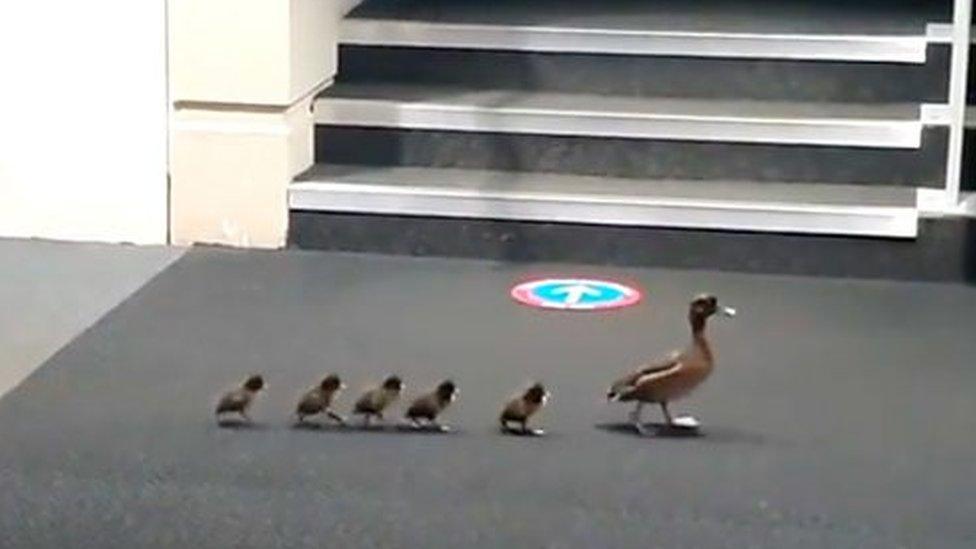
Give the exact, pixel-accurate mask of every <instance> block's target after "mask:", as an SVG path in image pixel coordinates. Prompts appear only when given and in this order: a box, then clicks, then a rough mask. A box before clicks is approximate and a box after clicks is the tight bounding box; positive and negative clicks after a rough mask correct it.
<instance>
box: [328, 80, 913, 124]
mask: <svg viewBox="0 0 976 549" xmlns="http://www.w3.org/2000/svg"><path fill="white" fill-rule="evenodd" d="M319 100H320V101H325V102H328V101H330V100H358V101H376V102H393V103H396V104H398V105H401V106H425V107H432V108H443V109H445V110H475V111H489V112H519V111H533V112H544V113H557V112H565V113H572V114H574V115H586V114H592V115H594V116H612V115H622V116H627V117H635V118H638V117H660V118H669V117H676V118H707V119H734V120H750V119H756V120H780V121H789V120H800V121H802V120H811V121H829V120H844V121H863V122H865V123H871V122H875V121H877V122H917V121H918V120H919V119H920V116H921V108H920V106H919V105H918V104H912V103H829V102H792V101H768V100H739V99H711V98H703V99H686V98H674V97H636V96H614V95H597V94H578V93H560V92H546V91H534V90H493V89H468V88H460V87H446V86H437V85H423V84H413V85H412V84H400V83H385V82H380V83H338V84H336V85H335V86H333V87H331V88H329V89H328V90H326V92H325V93H324V94H323V95H322V96H320V98H319Z"/></svg>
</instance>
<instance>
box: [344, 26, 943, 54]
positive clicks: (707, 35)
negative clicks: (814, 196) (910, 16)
mask: <svg viewBox="0 0 976 549" xmlns="http://www.w3.org/2000/svg"><path fill="white" fill-rule="evenodd" d="M933 36H934V37H935V38H937V37H938V35H937V34H934V35H933ZM340 43H342V44H346V45H358V46H403V47H426V48H465V49H488V50H504V51H534V52H564V53H604V54H618V55H662V56H664V55H668V56H674V55H681V56H690V57H736V58H752V59H796V60H824V61H826V60H832V61H864V62H893V63H918V64H921V63H925V61H926V47H927V45H928V43H929V38H928V36H927V35H926V34H919V35H854V34H849V35H848V34H834V35H831V34H802V33H784V34H774V33H769V34H764V33H740V32H698V31H661V30H627V29H592V28H576V27H544V26H519V25H501V24H498V25H485V24H467V23H439V22H428V21H402V20H384V19H365V18H350V19H346V20H344V21H343V22H342V25H341V27H340Z"/></svg>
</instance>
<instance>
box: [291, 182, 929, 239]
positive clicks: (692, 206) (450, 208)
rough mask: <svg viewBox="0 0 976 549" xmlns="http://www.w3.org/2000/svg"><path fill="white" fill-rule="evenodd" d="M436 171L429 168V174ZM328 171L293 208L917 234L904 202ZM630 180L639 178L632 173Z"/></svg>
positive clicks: (306, 186)
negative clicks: (519, 185)
mask: <svg viewBox="0 0 976 549" xmlns="http://www.w3.org/2000/svg"><path fill="white" fill-rule="evenodd" d="M437 173H438V171H437V170H432V174H431V177H432V178H433V177H436V176H437ZM342 179H343V178H341V177H340V178H336V179H332V178H330V177H329V176H327V175H325V176H322V177H321V178H319V179H315V180H312V181H300V182H296V183H293V184H292V185H291V187H290V189H289V206H290V207H291V208H292V209H299V210H312V211H331V212H346V213H371V214H391V215H417V216H438V217H470V218H490V219H508V220H523V221H551V222H571V223H595V224H602V225H623V226H655V227H674V228H697V229H722V230H745V231H759V232H787V233H805V234H824V235H851V236H880V237H890V238H914V237H915V236H917V234H918V212H917V210H916V208H915V207H913V206H911V205H906V206H895V205H893V206H861V205H857V204H851V205H840V204H831V205H827V204H803V203H795V204H791V203H785V202H782V201H775V200H773V201H756V200H753V201H741V200H738V201H737V200H716V199H692V198H682V197H668V196H658V197H653V196H646V195H645V196H611V195H587V194H583V193H559V192H532V191H518V190H485V189H471V188H461V189H456V188H455V189H452V188H449V187H446V186H433V185H431V186H416V185H408V186H404V185H395V184H383V183H368V182H361V183H357V182H351V181H350V180H349V179H348V178H346V180H342ZM635 185H640V182H639V181H635Z"/></svg>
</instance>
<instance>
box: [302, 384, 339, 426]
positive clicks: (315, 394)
mask: <svg viewBox="0 0 976 549" xmlns="http://www.w3.org/2000/svg"><path fill="white" fill-rule="evenodd" d="M343 387H345V385H343V383H342V380H340V379H339V376H337V375H335V374H330V375H328V376H326V377H325V379H323V380H322V381H321V383H319V384H318V385H316V386H314V387H312V388H311V389H309V390H308V391H307V392H306V393H305V394H304V395H302V398H301V399H300V400H299V401H298V405H297V406H296V407H295V417H296V418H297V419H298V422H299V423H303V422H304V421H305V418H307V417H311V416H317V415H319V414H325V415H326V416H328V417H329V419H331V420H332V421H335V422H336V423H338V424H340V425H345V424H346V420H345V418H343V417H342V416H340V415H339V414H337V413H335V412H334V411H333V410H332V401H333V400H334V399H335V397H336V395H337V394H339V392H340V391H341V390H342V389H343Z"/></svg>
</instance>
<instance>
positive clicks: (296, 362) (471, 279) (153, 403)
mask: <svg viewBox="0 0 976 549" xmlns="http://www.w3.org/2000/svg"><path fill="white" fill-rule="evenodd" d="M565 272H572V273H573V274H586V273H592V274H600V275H608V276H615V277H619V278H622V279H625V280H631V281H634V282H636V283H638V284H640V285H641V286H642V287H644V288H645V289H646V290H647V291H648V294H647V299H646V301H645V302H643V303H642V304H641V305H639V306H638V307H635V308H631V309H627V310H624V311H620V312H618V313H614V314H565V313H562V314H560V313H552V312H539V311H535V310H530V309H526V308H522V307H520V306H517V305H515V304H513V303H512V302H511V301H510V299H509V298H508V296H507V291H508V289H509V286H510V285H511V284H512V283H514V282H516V281H519V280H522V279H523V278H524V277H526V276H528V275H530V274H538V273H547V274H548V273H552V274H556V273H565ZM702 290H707V291H712V292H715V293H716V294H718V295H719V296H720V298H721V299H722V300H724V301H725V302H726V303H728V304H729V305H734V306H737V307H738V308H739V311H740V316H739V318H737V319H735V320H734V321H729V322H716V323H714V325H713V326H712V334H713V343H714V345H715V348H716V351H717V354H718V357H719V362H720V363H719V365H718V370H717V372H716V374H715V376H714V377H713V378H712V379H711V380H710V381H709V383H708V385H707V386H705V387H704V388H703V390H702V391H701V392H700V393H698V394H696V395H695V396H694V397H693V398H692V399H690V400H689V401H687V402H684V403H681V404H680V405H678V406H677V408H678V409H679V410H680V411H682V412H693V413H694V414H696V415H697V416H698V417H699V418H700V419H702V420H703V421H704V423H705V436H703V437H701V438H696V439H668V438H657V439H641V438H637V437H636V436H633V435H632V434H630V433H629V432H628V431H627V430H626V429H624V428H622V427H621V425H620V421H621V420H622V419H623V418H624V417H625V414H626V411H627V410H626V409H624V408H621V407H618V406H614V405H611V404H607V403H606V402H604V401H603V398H602V395H603V393H604V390H605V387H606V385H607V383H608V381H609V380H610V379H611V378H613V377H614V376H615V375H617V374H619V373H620V372H622V371H625V370H627V369H628V368H629V367H631V366H632V365H634V364H636V363H638V362H639V361H641V360H642V359H644V358H648V357H653V356H656V355H658V354H660V353H663V352H665V351H667V350H669V349H671V348H672V347H675V346H678V345H682V344H683V343H684V341H685V339H686V337H687V335H686V331H687V328H686V326H685V320H684V317H685V311H686V302H687V300H688V298H689V297H690V296H691V295H693V294H695V293H696V292H699V291H702ZM973 310H976V289H974V288H971V287H964V286H950V285H928V284H910V283H891V282H871V281H841V280H831V279H810V278H791V277H775V276H758V275H741V274H730V273H712V272H681V271H668V270H650V269H632V270H618V269H598V268H587V267H576V268H568V267H566V266H562V267H551V266H542V265H521V266H515V265H506V264H498V263H488V262H478V261H454V260H439V259H409V258H392V257H378V256H355V255H342V254H326V253H314V252H294V251H292V252H281V253H268V252H252V253H245V252H230V251H219V250H206V249H203V250H193V251H191V252H189V253H188V254H186V255H185V256H184V257H183V258H182V259H181V260H180V261H178V262H177V263H175V264H174V265H173V266H171V267H170V268H169V269H168V270H167V271H165V272H164V273H163V274H162V275H160V276H158V277H156V278H155V279H153V280H152V281H151V282H150V283H149V284H148V285H147V286H146V287H145V288H144V289H143V290H141V291H140V292H138V293H137V294H135V295H134V296H133V297H132V298H130V299H129V300H128V301H126V302H125V303H124V304H122V305H121V306H120V307H118V308H117V309H115V310H113V311H112V312H111V313H110V314H108V315H107V316H106V317H105V318H104V319H103V320H102V321H100V322H99V323H98V324H96V325H95V326H94V327H93V328H92V329H91V330H89V331H88V332H86V333H85V334H84V335H82V336H81V337H80V338H78V339H76V340H75V341H74V342H72V343H71V344H70V345H68V346H67V347H66V348H64V349H63V350H62V351H61V352H59V353H57V355H56V356H55V357H53V358H52V359H51V360H50V361H49V362H48V363H47V364H46V365H45V366H44V367H42V368H40V369H39V370H37V371H36V372H35V373H34V374H33V375H32V376H31V377H30V378H28V379H27V380H26V381H25V382H24V383H23V384H21V385H20V386H19V387H18V388H17V389H15V390H14V391H12V392H10V393H9V394H8V395H7V396H5V397H4V398H3V399H2V400H0V441H2V444H0V536H2V539H0V545H2V546H4V547H50V546H58V547H92V548H95V547H99V548H104V547H177V546H186V547H262V548H266V547H506V546H507V547H694V548H711V547H735V548H742V547H776V548H784V547H791V548H792V547H810V548H823V547H831V548H843V547H859V548H871V547H878V548H891V547H925V548H941V547H973V546H974V545H976V524H974V522H973V520H972V518H973V517H974V516H976V498H973V497H972V495H973V493H976V444H974V441H973V433H974V432H976V398H974V396H973V395H974V394H973V388H974V387H976V368H973V363H974V362H973V357H974V356H976V338H973V337H972V325H973V323H972V311H973ZM326 371H337V372H339V373H341V374H342V375H343V376H344V377H345V378H346V380H347V382H348V383H349V385H350V390H349V392H350V393H355V392H357V391H358V390H359V389H360V388H361V387H363V386H364V385H366V384H368V383H369V382H371V381H376V380H378V379H379V378H381V377H382V376H383V375H385V374H386V373H387V372H397V373H399V374H401V375H402V376H403V377H404V378H405V379H406V381H407V383H408V392H409V393H411V394H413V393H415V392H416V391H417V390H419V389H421V388H426V387H428V386H430V385H433V384H435V383H436V382H437V381H439V380H440V379H441V378H443V377H447V376H450V377H452V378H453V379H454V380H456V381H457V382H458V384H459V386H460V389H461V396H460V399H459V401H458V403H457V407H456V409H454V410H452V411H451V412H450V413H449V414H448V416H447V418H446V419H447V420H448V421H449V422H451V423H453V424H454V425H455V426H456V428H457V432H456V433H454V434H451V435H416V434H398V433H395V432H390V433H361V432H341V431H334V430H320V431H311V430H296V429H291V428H289V420H288V415H289V412H290V411H291V409H292V406H293V401H294V398H295V396H296V394H297V393H298V392H299V391H300V390H301V389H303V388H305V387H306V386H307V385H308V384H310V383H312V382H313V381H315V380H316V379H317V378H319V377H320V376H321V375H322V374H323V373H324V372H326ZM250 372H263V373H265V374H266V376H267V377H268V380H269V384H270V388H269V389H268V391H267V393H266V394H265V395H264V398H263V399H262V400H261V401H260V402H259V404H258V405H257V407H256V409H255V411H254V415H255V417H256V418H257V420H258V424H257V425H256V426H255V427H254V428H252V429H220V428H218V427H217V426H215V425H214V423H213V421H212V418H211V414H210V412H211V407H212V404H213V400H214V398H215V396H216V394H217V393H218V392H219V391H220V390H221V389H223V388H225V387H228V386H230V385H233V384H235V383H236V382H238V381H239V380H240V379H241V378H242V377H243V376H244V375H246V374H248V373H250ZM530 379H541V380H543V381H545V382H546V383H547V384H549V386H550V387H551V389H552V391H553V394H554V399H553V401H552V403H551V405H550V406H549V408H548V409H547V410H546V411H545V412H544V413H543V415H542V417H541V418H540V426H543V427H546V428H547V429H548V430H549V432H550V433H549V435H548V436H547V437H545V438H540V439H532V438H515V437H504V436H501V435H500V434H499V433H498V432H497V431H496V428H495V418H496V417H497V412H498V409H499V406H500V404H501V402H502V401H503V400H504V399H505V398H506V397H508V396H509V395H510V394H511V392H512V391H513V390H514V389H516V388H518V387H520V386H522V385H523V384H525V383H526V382H527V381H528V380H530ZM353 399H354V395H353V394H346V395H344V397H343V398H341V399H340V402H339V407H340V408H342V409H348V406H349V405H350V403H351V401H352V400H353Z"/></svg>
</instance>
